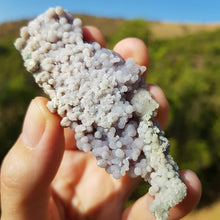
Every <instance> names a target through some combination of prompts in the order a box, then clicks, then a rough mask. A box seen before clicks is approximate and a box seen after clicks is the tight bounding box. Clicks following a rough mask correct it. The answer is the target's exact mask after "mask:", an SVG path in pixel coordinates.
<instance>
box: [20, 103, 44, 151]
mask: <svg viewBox="0 0 220 220" xmlns="http://www.w3.org/2000/svg"><path fill="white" fill-rule="evenodd" d="M45 124H46V119H45V117H44V114H43V113H42V111H41V108H40V106H39V104H38V103H37V101H36V100H35V99H34V100H32V102H31V103H30V105H29V107H28V110H27V113H26V116H25V119H24V123H23V128H22V135H21V138H22V141H23V144H24V145H25V146H26V147H28V148H34V147H36V146H37V144H38V143H39V141H40V140H41V137H42V135H43V133H44V130H45Z"/></svg>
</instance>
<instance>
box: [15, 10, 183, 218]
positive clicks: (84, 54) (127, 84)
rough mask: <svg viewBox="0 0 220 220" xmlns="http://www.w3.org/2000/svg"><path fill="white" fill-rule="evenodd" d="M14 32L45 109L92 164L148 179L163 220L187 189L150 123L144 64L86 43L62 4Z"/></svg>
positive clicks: (157, 213)
mask: <svg viewBox="0 0 220 220" xmlns="http://www.w3.org/2000/svg"><path fill="white" fill-rule="evenodd" d="M20 35H21V37H20V38H18V39H17V40H16V42H15V46H16V48H17V49H18V50H19V51H20V52H21V55H22V57H23V60H24V65H25V67H26V68H27V70H28V71H29V72H31V73H33V76H34V77H35V80H36V82H37V84H38V85H39V86H41V87H42V88H43V90H44V91H45V93H46V94H47V95H49V97H50V99H51V101H49V102H48V108H49V110H50V111H51V112H56V111H57V112H58V114H59V115H60V116H61V117H62V121H61V124H62V126H68V127H70V128H72V129H74V130H75V138H76V141H77V147H78V148H79V149H80V150H82V151H85V152H89V151H92V154H93V155H94V156H95V157H96V158H97V165H98V166H100V167H103V168H105V169H106V171H107V172H108V173H109V174H112V175H113V177H115V178H121V177H122V176H124V175H125V174H126V172H128V173H129V174H130V176H131V177H137V176H141V177H142V178H144V179H145V181H148V182H149V183H150V184H151V187H150V189H149V193H150V194H151V195H152V196H155V200H154V201H153V203H152V205H151V207H150V211H151V212H152V213H153V214H154V215H155V216H156V218H157V219H158V220H159V219H162V220H164V219H167V218H168V215H169V208H170V207H172V206H174V205H176V204H178V203H179V202H181V201H182V200H183V198H184V197H185V196H186V186H185V184H184V183H183V182H182V180H181V177H180V175H179V172H178V166H177V165H176V163H175V162H174V160H173V158H172V157H171V156H170V155H169V154H168V153H169V146H170V144H169V142H168V140H167V139H166V138H165V137H164V133H163V131H161V129H160V126H159V124H158V123H157V122H156V121H154V120H153V117H154V116H155V115H156V111H157V109H158V107H159V106H158V103H157V102H156V101H155V100H154V99H153V98H152V97H151V95H150V93H149V92H148V91H147V89H146V84H145V82H144V81H143V79H142V77H141V75H142V73H143V72H144V71H145V70H146V68H145V67H143V66H139V65H137V64H135V61H134V60H133V59H128V60H126V61H125V60H123V59H122V58H121V57H120V55H118V54H117V53H115V52H113V51H111V50H108V49H105V48H101V47H100V45H99V44H98V43H91V42H84V41H83V37H82V36H83V35H82V28H81V21H80V19H78V18H75V19H74V18H73V17H72V15H71V14H70V13H69V12H68V11H66V10H63V9H62V8H61V7H57V8H55V9H54V8H50V9H49V10H48V11H47V12H45V13H44V14H42V15H40V16H38V17H37V18H36V19H34V20H33V21H31V22H29V24H28V26H27V27H23V28H22V29H21V32H20Z"/></svg>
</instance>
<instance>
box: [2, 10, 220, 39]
mask: <svg viewBox="0 0 220 220" xmlns="http://www.w3.org/2000/svg"><path fill="white" fill-rule="evenodd" d="M74 16H75V17H79V18H81V19H82V22H83V24H86V25H94V26H96V27H98V28H100V30H101V31H102V32H103V34H104V35H105V36H108V35H112V34H114V33H116V32H117V30H118V29H119V28H120V26H121V25H123V22H124V21H125V20H123V19H113V18H105V17H93V16H89V15H80V14H74ZM27 22H28V20H22V21H14V22H7V23H2V24H0V37H3V36H9V35H13V36H17V35H18V32H19V29H20V27H21V26H23V25H25V24H26V23H27ZM145 23H146V26H147V27H148V28H149V29H150V31H151V34H152V36H153V38H154V39H169V38H175V37H181V36H185V35H188V34H196V33H198V32H201V31H206V32H210V31H215V30H217V29H219V28H220V24H176V23H166V22H154V21H145Z"/></svg>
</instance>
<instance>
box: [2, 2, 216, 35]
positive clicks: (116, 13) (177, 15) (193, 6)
mask: <svg viewBox="0 0 220 220" xmlns="http://www.w3.org/2000/svg"><path fill="white" fill-rule="evenodd" d="M55 6H62V7H63V8H65V9H67V10H69V11H71V12H73V13H83V14H90V15H95V16H105V17H113V18H114V17H115V18H125V19H132V18H144V19H147V20H156V21H170V22H175V23H176V22H181V23H220V0H150V1H149V0H133V1H130V0H108V1H106V0H35V1H34V0H0V23H2V22H5V21H11V20H17V19H23V18H32V17H35V16H36V15H38V14H41V13H43V12H44V11H46V10H47V9H48V8H49V7H55ZM0 31H1V30H0Z"/></svg>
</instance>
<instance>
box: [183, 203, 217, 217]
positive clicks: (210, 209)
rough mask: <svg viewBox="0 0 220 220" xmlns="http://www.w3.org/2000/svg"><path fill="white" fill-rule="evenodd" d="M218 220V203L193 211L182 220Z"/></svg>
mask: <svg viewBox="0 0 220 220" xmlns="http://www.w3.org/2000/svg"><path fill="white" fill-rule="evenodd" d="M207 219H208V220H219V219H220V201H218V202H216V203H214V204H212V205H210V206H206V207H205V208H202V209H200V210H198V211H194V212H192V213H191V214H189V215H188V216H186V217H184V218H182V220H207Z"/></svg>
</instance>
